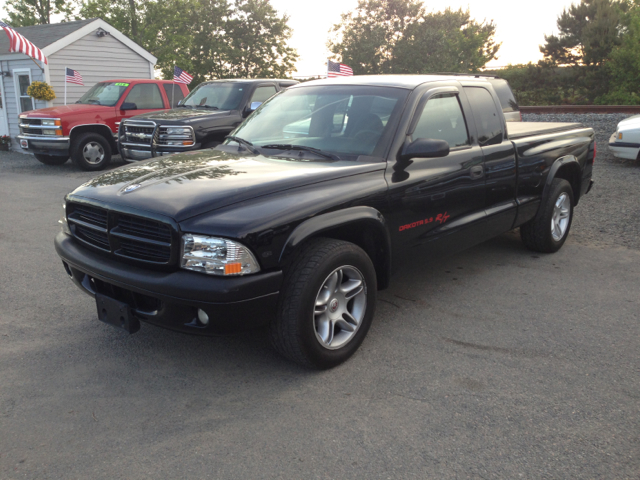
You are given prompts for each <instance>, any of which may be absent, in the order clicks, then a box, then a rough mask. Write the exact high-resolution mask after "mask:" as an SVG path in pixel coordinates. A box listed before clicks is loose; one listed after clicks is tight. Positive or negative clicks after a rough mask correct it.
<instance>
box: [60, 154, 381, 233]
mask: <svg viewBox="0 0 640 480" xmlns="http://www.w3.org/2000/svg"><path fill="white" fill-rule="evenodd" d="M385 166H386V164H385V163H383V162H375V163H362V162H346V161H340V162H332V161H313V162H309V161H299V160H295V159H293V158H290V159H287V158H281V157H265V156H262V155H252V156H242V155H234V154H231V153H226V152H221V151H217V150H197V151H193V152H186V153H182V154H177V155H172V156H170V157H160V158H158V159H152V160H147V161H144V162H139V163H136V164H133V165H130V166H128V167H123V168H118V169H116V170H112V171H110V172H107V173H104V174H102V175H100V176H98V177H95V178H94V179H92V180H90V181H89V182H87V183H85V184H83V185H81V186H80V187H78V188H77V189H76V190H74V191H73V192H72V193H71V197H83V198H86V199H93V200H97V201H98V202H104V203H106V204H109V205H113V206H116V207H117V206H120V207H125V208H133V209H137V210H143V211H147V212H153V213H158V214H161V215H166V216H169V217H171V218H173V219H174V220H176V221H177V222H181V221H183V220H186V219H188V218H191V217H195V216H197V215H201V214H203V213H206V212H209V211H213V210H216V209H219V208H223V207H226V206H229V205H232V204H234V203H237V202H242V201H244V200H248V199H254V198H257V197H261V196H264V195H269V194H273V193H276V192H282V191H284V190H288V189H291V188H295V187H301V186H304V185H311V184H314V183H319V182H324V181H329V180H333V179H337V178H341V177H346V176H351V175H358V174H362V173H367V172H372V171H375V170H384V168H385Z"/></svg>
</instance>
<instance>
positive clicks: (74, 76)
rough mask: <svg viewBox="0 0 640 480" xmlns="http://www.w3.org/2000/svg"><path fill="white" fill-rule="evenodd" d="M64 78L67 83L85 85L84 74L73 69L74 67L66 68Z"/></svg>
mask: <svg viewBox="0 0 640 480" xmlns="http://www.w3.org/2000/svg"><path fill="white" fill-rule="evenodd" d="M64 80H65V82H67V83H75V84H76V85H82V86H83V87H84V83H82V75H80V72H78V71H77V70H73V69H72V68H69V67H67V68H66V73H65V75H64Z"/></svg>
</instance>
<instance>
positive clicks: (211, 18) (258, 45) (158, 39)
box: [78, 0, 297, 85]
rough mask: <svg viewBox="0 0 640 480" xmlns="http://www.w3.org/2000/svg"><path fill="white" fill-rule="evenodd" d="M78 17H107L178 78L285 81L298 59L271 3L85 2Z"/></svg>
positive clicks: (223, 0) (167, 75)
mask: <svg viewBox="0 0 640 480" xmlns="http://www.w3.org/2000/svg"><path fill="white" fill-rule="evenodd" d="M80 1H81V7H80V12H79V15H78V17H79V18H91V17H101V18H103V19H104V20H106V21H107V22H109V23H110V24H112V25H113V26H114V27H116V28H117V29H118V30H120V31H121V32H123V33H124V34H125V35H127V36H129V37H131V38H132V39H133V40H134V41H136V42H137V43H139V44H140V45H142V46H143V47H144V48H145V49H147V50H148V51H149V52H151V53H152V54H153V55H155V56H156V57H157V58H158V63H157V65H156V68H158V69H160V70H161V72H162V75H163V77H164V78H167V79H170V78H173V66H174V65H178V66H179V67H180V68H182V69H183V70H186V71H187V72H189V73H190V74H191V75H193V76H194V80H193V84H194V85H195V84H197V83H200V82H202V81H204V80H210V79H213V78H237V77H282V76H286V75H287V74H288V73H290V72H291V71H292V70H293V68H294V62H295V60H296V59H297V54H296V52H295V50H293V49H291V48H289V47H288V46H287V41H288V40H289V38H290V37H291V29H290V28H289V26H288V25H287V22H288V17H286V16H282V17H280V16H278V14H277V12H276V10H275V9H274V8H273V6H272V5H271V3H270V2H269V1H268V0H233V1H231V0H80Z"/></svg>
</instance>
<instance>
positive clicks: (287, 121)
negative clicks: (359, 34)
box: [233, 85, 409, 160]
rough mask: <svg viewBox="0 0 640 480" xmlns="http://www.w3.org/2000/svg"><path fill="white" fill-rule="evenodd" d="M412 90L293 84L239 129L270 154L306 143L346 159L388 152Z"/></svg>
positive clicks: (244, 135)
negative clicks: (296, 85)
mask: <svg viewBox="0 0 640 480" xmlns="http://www.w3.org/2000/svg"><path fill="white" fill-rule="evenodd" d="M408 94H409V91H408V90H404V89H400V88H390V87H364V86H359V85H353V86H343V85H336V86H329V85H322V86H308V87H306V86H305V87H298V88H292V89H288V90H285V91H283V92H282V93H280V94H278V95H275V96H274V97H272V98H271V99H270V100H268V101H267V102H265V103H264V104H263V105H262V106H261V107H260V108H259V109H258V110H256V111H255V112H254V113H253V115H251V117H249V118H248V119H247V120H246V121H245V122H244V123H243V124H242V125H241V126H240V127H238V129H237V130H236V131H235V132H234V133H233V134H234V135H235V136H237V137H240V138H242V139H244V140H247V141H249V142H251V143H252V144H253V145H254V146H255V147H257V148H260V147H263V150H264V151H268V152H269V154H274V153H276V154H277V150H278V148H277V147H280V150H281V151H282V152H283V154H287V153H286V152H289V153H288V154H289V155H290V153H291V150H301V148H300V147H304V149H306V150H310V149H318V150H320V151H322V152H323V153H325V154H331V155H334V156H337V157H339V158H340V159H342V160H355V159H357V158H358V156H360V155H367V156H375V157H383V156H384V155H385V153H386V150H387V148H388V145H389V143H390V141H391V138H392V136H393V132H394V131H395V125H396V124H397V121H398V118H399V116H400V113H401V110H402V106H403V105H404V100H405V99H406V97H407V95H408Z"/></svg>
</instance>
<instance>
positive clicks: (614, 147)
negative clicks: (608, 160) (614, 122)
mask: <svg viewBox="0 0 640 480" xmlns="http://www.w3.org/2000/svg"><path fill="white" fill-rule="evenodd" d="M616 140H617V139H616V134H615V133H614V134H613V135H611V137H609V150H610V151H611V153H613V156H614V157H618V158H627V159H629V160H635V159H637V158H638V154H639V153H640V144H638V143H627V142H617V141H616Z"/></svg>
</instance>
